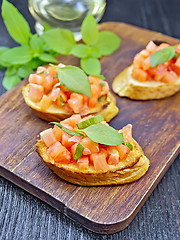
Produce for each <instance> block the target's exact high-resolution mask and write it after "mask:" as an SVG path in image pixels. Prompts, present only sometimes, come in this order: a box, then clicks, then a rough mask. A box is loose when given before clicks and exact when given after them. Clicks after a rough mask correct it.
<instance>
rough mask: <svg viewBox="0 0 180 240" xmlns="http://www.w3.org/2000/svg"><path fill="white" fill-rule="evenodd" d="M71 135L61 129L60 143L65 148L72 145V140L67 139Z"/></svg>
mask: <svg viewBox="0 0 180 240" xmlns="http://www.w3.org/2000/svg"><path fill="white" fill-rule="evenodd" d="M71 137H72V136H71V135H69V134H68V133H66V132H64V131H62V145H63V146H65V147H66V148H69V147H71V146H72V145H73V142H72V141H69V139H70V138H71Z"/></svg>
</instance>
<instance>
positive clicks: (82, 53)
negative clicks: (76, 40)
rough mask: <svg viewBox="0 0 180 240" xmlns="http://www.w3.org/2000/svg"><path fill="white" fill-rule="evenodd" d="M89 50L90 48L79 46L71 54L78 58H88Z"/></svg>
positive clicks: (83, 45)
mask: <svg viewBox="0 0 180 240" xmlns="http://www.w3.org/2000/svg"><path fill="white" fill-rule="evenodd" d="M87 48H88V47H87V46H86V45H85V44H77V45H75V46H74V47H73V48H72V50H71V52H70V54H73V55H74V56H76V57H78V58H85V57H87V52H86V50H87Z"/></svg>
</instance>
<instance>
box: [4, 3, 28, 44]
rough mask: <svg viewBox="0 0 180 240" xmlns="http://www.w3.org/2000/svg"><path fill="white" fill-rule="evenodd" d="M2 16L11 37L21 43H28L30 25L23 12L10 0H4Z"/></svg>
mask: <svg viewBox="0 0 180 240" xmlns="http://www.w3.org/2000/svg"><path fill="white" fill-rule="evenodd" d="M2 17H3V20H4V23H5V25H6V28H7V30H8V32H9V34H10V35H11V37H12V38H13V39H14V40H15V41H16V42H18V43H20V44H28V43H29V38H30V36H31V32H30V27H29V24H28V23H27V21H26V20H25V18H24V17H23V16H22V14H21V13H20V12H19V11H18V10H17V8H16V7H14V6H13V4H11V3H10V2H8V1H6V0H3V3H2Z"/></svg>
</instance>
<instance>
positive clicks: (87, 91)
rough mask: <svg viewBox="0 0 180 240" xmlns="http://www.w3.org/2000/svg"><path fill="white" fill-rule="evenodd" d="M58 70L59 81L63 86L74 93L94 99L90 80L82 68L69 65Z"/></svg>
mask: <svg viewBox="0 0 180 240" xmlns="http://www.w3.org/2000/svg"><path fill="white" fill-rule="evenodd" d="M57 69H58V78H59V81H60V83H61V84H62V85H63V86H65V87H66V88H67V89H69V90H70V91H72V92H75V93H81V94H83V95H86V96H88V97H92V95H91V86H90V83H89V79H88V77H87V75H86V74H85V73H84V72H83V71H82V70H81V69H80V68H78V67H74V66H70V65H69V66H66V67H63V68H57Z"/></svg>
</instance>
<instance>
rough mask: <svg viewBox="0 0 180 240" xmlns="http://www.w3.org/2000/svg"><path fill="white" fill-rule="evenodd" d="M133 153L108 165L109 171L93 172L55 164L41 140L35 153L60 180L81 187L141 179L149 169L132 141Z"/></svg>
mask: <svg viewBox="0 0 180 240" xmlns="http://www.w3.org/2000/svg"><path fill="white" fill-rule="evenodd" d="M131 144H132V145H133V151H131V152H130V153H129V154H128V156H127V158H126V159H125V160H120V162H119V163H118V164H117V165H109V170H98V171H97V170H95V169H94V168H93V167H89V168H88V169H86V170H80V169H78V167H77V165H76V164H73V163H72V164H68V165H66V164H61V163H55V162H54V161H53V160H52V159H50V158H49V156H48V155H47V147H46V146H45V144H44V142H43V141H42V140H38V142H37V144H36V146H37V152H38V153H39V155H40V156H41V158H42V159H43V161H44V163H45V164H46V165H47V166H48V167H49V168H50V169H51V170H52V171H54V172H55V173H56V174H57V175H58V176H59V177H60V178H62V179H63V180H66V181H68V182H70V183H73V184H77V185H81V186H101V185H119V184H125V183H130V182H134V181H136V180H138V179H139V178H141V177H142V176H143V175H144V174H145V173H146V172H147V170H148V168H149V160H148V158H147V157H146V156H145V155H144V153H143V151H142V149H141V147H140V146H139V144H138V143H137V142H136V141H135V140H134V139H133V140H132V142H131Z"/></svg>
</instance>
